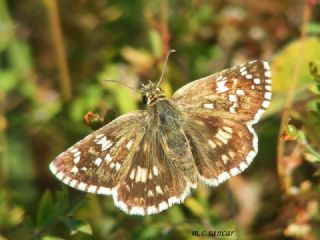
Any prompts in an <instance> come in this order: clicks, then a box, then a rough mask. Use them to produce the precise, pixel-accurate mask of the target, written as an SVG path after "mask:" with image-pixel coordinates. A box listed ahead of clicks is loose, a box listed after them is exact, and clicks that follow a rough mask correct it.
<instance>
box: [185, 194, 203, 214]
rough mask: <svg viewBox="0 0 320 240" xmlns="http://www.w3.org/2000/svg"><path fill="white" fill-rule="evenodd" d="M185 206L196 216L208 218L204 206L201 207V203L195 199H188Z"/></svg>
mask: <svg viewBox="0 0 320 240" xmlns="http://www.w3.org/2000/svg"><path fill="white" fill-rule="evenodd" d="M185 205H186V206H187V208H189V210H190V211H191V212H192V213H193V214H194V215H196V216H199V217H204V216H207V211H206V209H205V207H204V206H203V205H201V203H200V202H198V201H197V200H196V199H195V198H192V197H191V198H188V199H187V200H186V201H185Z"/></svg>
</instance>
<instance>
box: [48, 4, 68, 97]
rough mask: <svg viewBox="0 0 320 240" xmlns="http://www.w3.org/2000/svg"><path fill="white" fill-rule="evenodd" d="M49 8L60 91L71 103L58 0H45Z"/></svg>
mask: <svg viewBox="0 0 320 240" xmlns="http://www.w3.org/2000/svg"><path fill="white" fill-rule="evenodd" d="M44 2H45V3H46V4H45V5H46V6H47V8H48V13H49V20H50V27H51V31H52V35H53V42H54V45H55V51H56V55H57V62H58V68H59V75H60V78H59V79H60V89H61V93H62V97H63V99H64V100H65V101H67V102H68V101H70V100H71V98H72V86H71V80H70V74H69V67H68V62H67V60H66V51H65V46H64V43H63V38H62V31H61V26H60V18H59V10H58V6H57V3H56V0H44Z"/></svg>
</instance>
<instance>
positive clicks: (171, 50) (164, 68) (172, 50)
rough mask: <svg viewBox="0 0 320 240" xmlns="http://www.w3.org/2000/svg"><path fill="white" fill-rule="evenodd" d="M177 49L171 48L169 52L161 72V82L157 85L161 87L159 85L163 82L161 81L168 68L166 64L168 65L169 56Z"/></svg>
mask: <svg viewBox="0 0 320 240" xmlns="http://www.w3.org/2000/svg"><path fill="white" fill-rule="evenodd" d="M175 51H176V50H175V49H170V50H169V51H168V52H167V56H166V60H165V61H164V64H163V69H162V73H161V76H160V79H159V82H158V84H157V87H159V85H160V83H161V81H162V79H163V75H164V71H165V70H166V66H167V62H168V59H169V56H170V54H171V53H173V52H175Z"/></svg>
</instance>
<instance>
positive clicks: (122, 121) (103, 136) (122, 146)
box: [50, 111, 147, 195]
mask: <svg viewBox="0 0 320 240" xmlns="http://www.w3.org/2000/svg"><path fill="white" fill-rule="evenodd" d="M146 121H147V113H146V112H145V111H136V112H133V113H129V114H125V115H123V116H121V117H119V118H117V119H115V120H114V121H112V122H111V123H109V124H107V125H106V126H104V127H102V128H100V129H99V130H97V131H95V132H93V133H91V134H90V135H88V136H87V137H85V138H84V139H83V140H81V141H79V142H78V143H76V144H75V145H73V146H72V147H70V148H69V149H67V150H66V151H65V152H63V153H61V154H60V155H59V156H58V157H57V158H56V159H55V160H54V161H53V162H51V164H50V170H51V171H52V172H53V173H54V174H55V175H56V177H57V178H58V179H60V180H61V181H62V182H64V183H65V184H67V185H69V186H71V187H73V188H76V189H78V190H82V191H86V192H90V193H98V194H105V195H111V194H115V192H116V188H117V186H118V184H119V182H120V181H121V180H122V178H123V176H124V175H125V174H126V173H127V171H128V168H129V166H130V165H131V163H132V162H131V159H132V157H133V155H134V154H135V152H136V151H138V149H139V147H138V146H139V144H140V142H141V139H142V137H143V134H137V132H144V127H145V125H146Z"/></svg>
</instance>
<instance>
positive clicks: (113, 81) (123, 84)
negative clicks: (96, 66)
mask: <svg viewBox="0 0 320 240" xmlns="http://www.w3.org/2000/svg"><path fill="white" fill-rule="evenodd" d="M107 82H112V83H118V84H120V85H122V86H124V87H126V88H129V89H131V90H134V91H136V92H137V91H138V90H137V89H136V88H133V87H130V86H128V85H127V84H125V83H123V82H119V81H116V80H110V79H107V80H103V83H107Z"/></svg>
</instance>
